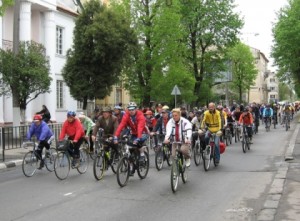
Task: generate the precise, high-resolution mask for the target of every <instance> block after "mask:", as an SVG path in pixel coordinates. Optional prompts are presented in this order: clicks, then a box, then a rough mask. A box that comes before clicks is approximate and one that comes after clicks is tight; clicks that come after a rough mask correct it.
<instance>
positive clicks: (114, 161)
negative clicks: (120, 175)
mask: <svg viewBox="0 0 300 221" xmlns="http://www.w3.org/2000/svg"><path fill="white" fill-rule="evenodd" d="M120 159H121V154H120V153H119V152H117V151H115V150H112V152H111V159H110V160H111V164H110V167H111V170H112V171H113V173H114V174H116V173H117V167H118V164H119V162H120Z"/></svg>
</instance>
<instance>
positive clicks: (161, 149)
mask: <svg viewBox="0 0 300 221" xmlns="http://www.w3.org/2000/svg"><path fill="white" fill-rule="evenodd" d="M164 137H165V136H164V135H163V134H161V135H159V137H158V139H159V143H158V147H157V150H156V152H155V167H156V169H157V170H158V171H160V170H161V169H162V167H163V165H164V161H167V164H168V166H171V165H172V159H171V150H170V148H171V147H170V145H167V144H164V143H163V142H162V141H163V140H164Z"/></svg>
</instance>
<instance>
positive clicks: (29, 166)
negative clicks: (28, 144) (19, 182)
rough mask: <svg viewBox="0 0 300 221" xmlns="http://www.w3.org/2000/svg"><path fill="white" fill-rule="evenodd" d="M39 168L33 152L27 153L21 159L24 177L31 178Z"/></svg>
mask: <svg viewBox="0 0 300 221" xmlns="http://www.w3.org/2000/svg"><path fill="white" fill-rule="evenodd" d="M38 167H39V160H38V158H37V157H36V156H35V154H34V152H33V151H29V152H27V153H26V154H25V155H24V157H23V162H22V171H23V173H24V175H25V176H26V177H32V176H33V175H34V173H35V171H36V170H37V168H38Z"/></svg>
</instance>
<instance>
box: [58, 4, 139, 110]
mask: <svg viewBox="0 0 300 221" xmlns="http://www.w3.org/2000/svg"><path fill="white" fill-rule="evenodd" d="M136 44H137V40H136V37H135V35H134V33H133V30H132V29H131V28H130V22H129V20H128V19H127V18H126V17H124V16H122V14H118V13H116V12H115V11H114V9H113V8H108V7H106V6H105V5H101V4H100V2H99V1H96V0H91V1H89V2H88V3H86V4H85V5H84V10H83V11H82V14H80V15H79V16H78V18H77V20H76V26H75V30H74V43H73V47H72V49H70V50H69V51H68V53H67V62H66V65H65V67H64V69H63V73H62V75H63V77H64V80H65V82H66V84H67V85H68V86H69V88H70V93H71V95H72V96H73V97H74V98H75V99H76V100H79V101H83V109H86V106H87V100H88V99H94V98H99V99H102V98H104V97H105V96H107V95H109V94H110V92H111V89H112V86H113V85H114V84H115V83H117V82H118V79H119V76H120V75H121V70H122V68H123V66H124V61H125V58H126V56H128V52H129V51H130V48H131V47H134V46H135V45H136Z"/></svg>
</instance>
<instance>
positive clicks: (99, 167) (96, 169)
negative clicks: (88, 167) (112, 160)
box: [93, 152, 106, 180]
mask: <svg viewBox="0 0 300 221" xmlns="http://www.w3.org/2000/svg"><path fill="white" fill-rule="evenodd" d="M105 170H106V160H105V157H104V156H103V155H102V153H101V152H100V153H99V154H98V156H97V157H96V158H95V160H94V163H93V174H94V177H95V179H96V180H101V179H102V178H103V177H104V173H105Z"/></svg>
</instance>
